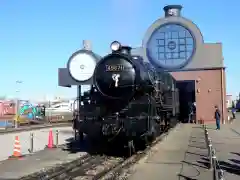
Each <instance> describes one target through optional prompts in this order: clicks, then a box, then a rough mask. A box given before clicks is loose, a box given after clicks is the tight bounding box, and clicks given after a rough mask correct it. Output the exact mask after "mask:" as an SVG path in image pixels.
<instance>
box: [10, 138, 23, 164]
mask: <svg viewBox="0 0 240 180" xmlns="http://www.w3.org/2000/svg"><path fill="white" fill-rule="evenodd" d="M20 157H22V154H21V146H20V141H19V138H18V136H15V143H14V149H13V155H12V156H10V157H9V158H10V159H11V158H20Z"/></svg>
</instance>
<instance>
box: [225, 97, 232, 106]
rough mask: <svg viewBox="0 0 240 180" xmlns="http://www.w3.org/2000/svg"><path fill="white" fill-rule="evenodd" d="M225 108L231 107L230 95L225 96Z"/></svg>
mask: <svg viewBox="0 0 240 180" xmlns="http://www.w3.org/2000/svg"><path fill="white" fill-rule="evenodd" d="M226 104H227V105H226V106H227V108H230V107H232V95H230V94H227V96H226Z"/></svg>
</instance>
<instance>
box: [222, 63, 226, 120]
mask: <svg viewBox="0 0 240 180" xmlns="http://www.w3.org/2000/svg"><path fill="white" fill-rule="evenodd" d="M224 80H225V77H224V68H222V69H221V94H222V98H221V100H222V103H221V104H222V105H221V107H222V123H223V124H225V112H226V111H225V108H224V107H225V105H224V104H225V102H226V100H225V97H226V93H225V92H226V87H225V86H224V85H225V84H226V83H224V82H225V81H224Z"/></svg>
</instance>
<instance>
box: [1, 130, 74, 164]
mask: <svg viewBox="0 0 240 180" xmlns="http://www.w3.org/2000/svg"><path fill="white" fill-rule="evenodd" d="M50 129H52V130H53V135H54V141H55V131H56V130H59V144H64V143H66V140H67V139H68V138H71V137H73V131H72V127H69V126H68V127H56V128H46V129H39V130H33V131H27V132H16V133H11V134H0V143H1V144H0V146H1V149H0V161H1V160H5V159H7V158H8V157H9V156H11V155H12V153H13V148H14V140H15V136H19V140H20V145H21V153H22V154H29V152H28V149H29V148H30V133H31V132H33V133H34V151H35V152H36V151H40V150H42V149H44V148H45V146H46V145H47V143H48V133H49V130H50Z"/></svg>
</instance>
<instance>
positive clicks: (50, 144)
mask: <svg viewBox="0 0 240 180" xmlns="http://www.w3.org/2000/svg"><path fill="white" fill-rule="evenodd" d="M54 147H55V146H54V145H53V133H52V130H50V131H49V134H48V145H47V146H46V148H49V149H52V148H54Z"/></svg>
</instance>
